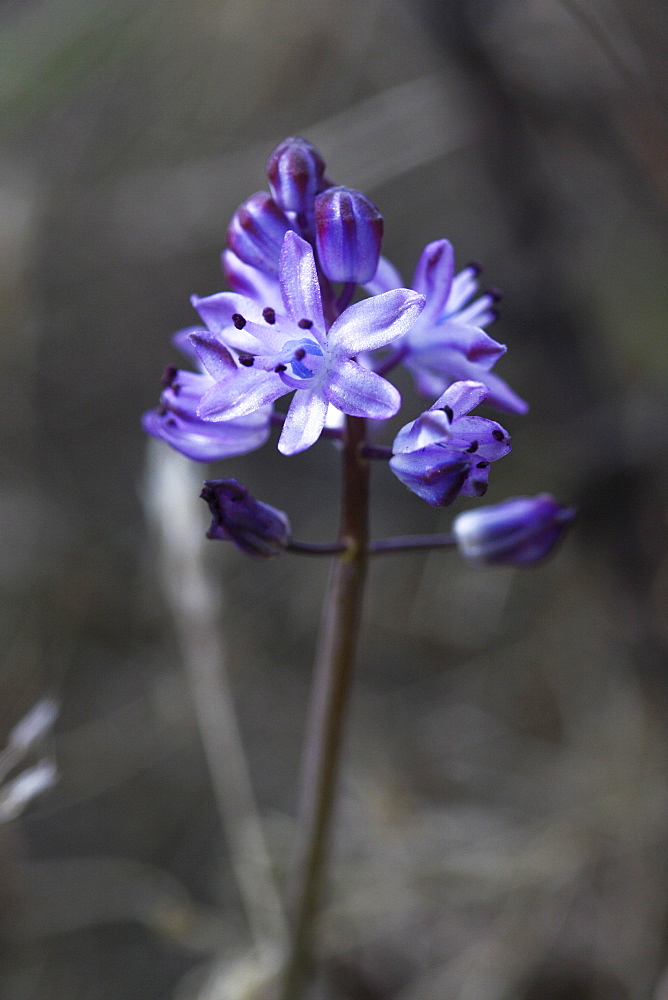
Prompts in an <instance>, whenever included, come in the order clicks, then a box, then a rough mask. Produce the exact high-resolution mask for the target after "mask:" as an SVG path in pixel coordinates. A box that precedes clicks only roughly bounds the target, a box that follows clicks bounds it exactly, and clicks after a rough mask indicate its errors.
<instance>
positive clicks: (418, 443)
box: [392, 410, 450, 455]
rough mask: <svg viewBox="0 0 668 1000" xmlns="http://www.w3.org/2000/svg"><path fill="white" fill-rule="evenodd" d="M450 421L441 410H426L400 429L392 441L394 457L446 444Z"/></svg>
mask: <svg viewBox="0 0 668 1000" xmlns="http://www.w3.org/2000/svg"><path fill="white" fill-rule="evenodd" d="M449 436H450V421H449V419H448V417H447V415H446V414H445V413H444V412H443V411H442V410H427V412H426V413H422V414H421V415H420V416H419V417H418V418H417V420H412V421H411V422H410V424H406V426H405V427H402V428H401V430H400V431H399V433H398V434H397V436H396V437H395V439H394V443H393V445H392V451H393V452H394V454H395V455H399V454H403V453H404V452H407V451H417V450H418V449H420V448H427V447H429V445H432V444H438V443H440V442H444V441H445V442H448V441H449Z"/></svg>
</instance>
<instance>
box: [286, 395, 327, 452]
mask: <svg viewBox="0 0 668 1000" xmlns="http://www.w3.org/2000/svg"><path fill="white" fill-rule="evenodd" d="M326 416H327V403H326V401H325V399H324V397H323V396H322V395H321V394H320V393H319V392H317V391H313V392H307V391H306V390H298V391H297V392H296V393H295V394H294V396H293V397H292V402H291V403H290V409H289V410H288V412H287V414H286V417H285V423H284V424H283V430H282V431H281V436H280V438H279V441H278V450H279V451H280V452H281V453H282V454H283V455H296V454H297V453H298V452H300V451H304V450H305V449H306V448H310V447H311V445H312V444H315V442H316V441H317V440H318V438H319V437H320V435H321V433H322V429H323V427H324V426H325V417H326Z"/></svg>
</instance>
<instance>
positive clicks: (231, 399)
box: [197, 368, 290, 420]
mask: <svg viewBox="0 0 668 1000" xmlns="http://www.w3.org/2000/svg"><path fill="white" fill-rule="evenodd" d="M289 391H290V390H289V388H288V387H287V386H286V385H285V383H284V382H282V381H281V379H280V377H279V376H278V375H275V374H274V372H258V371H253V369H251V368H244V369H243V370H242V369H238V370H237V371H236V372H235V373H234V375H232V377H231V378H228V379H225V380H223V381H222V382H216V384H215V385H213V386H212V387H211V388H210V389H209V390H208V391H207V392H205V393H204V395H203V396H202V399H201V401H200V405H199V407H198V410H197V415H198V417H200V419H201V420H233V419H235V418H236V417H245V416H246V415H247V414H249V413H253V411H254V410H259V409H260V407H261V406H266V404H267V403H273V402H274V400H275V399H279V397H280V396H284V395H285V393H286V392H289Z"/></svg>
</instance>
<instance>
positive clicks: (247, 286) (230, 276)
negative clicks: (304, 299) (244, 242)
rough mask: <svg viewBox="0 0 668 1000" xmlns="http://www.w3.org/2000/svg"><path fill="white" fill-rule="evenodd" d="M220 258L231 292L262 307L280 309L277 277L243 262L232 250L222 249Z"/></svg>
mask: <svg viewBox="0 0 668 1000" xmlns="http://www.w3.org/2000/svg"><path fill="white" fill-rule="evenodd" d="M220 260H221V264H222V267H223V273H224V275H225V277H226V278H227V282H228V284H229V286H230V288H231V289H232V291H233V292H238V293H239V294H241V295H244V296H245V297H246V298H249V299H254V300H255V302H258V303H259V304H260V305H261V306H262V307H264V306H273V308H274V309H278V310H280V308H281V302H282V299H281V289H280V286H279V284H278V278H276V277H272V276H271V275H269V274H264V273H263V272H262V271H258V269H257V268H256V267H251V265H250V264H245V263H244V262H243V261H242V260H241V259H240V258H239V257H237V255H236V254H235V253H234V251H233V250H224V251H223V253H222V254H221V257H220Z"/></svg>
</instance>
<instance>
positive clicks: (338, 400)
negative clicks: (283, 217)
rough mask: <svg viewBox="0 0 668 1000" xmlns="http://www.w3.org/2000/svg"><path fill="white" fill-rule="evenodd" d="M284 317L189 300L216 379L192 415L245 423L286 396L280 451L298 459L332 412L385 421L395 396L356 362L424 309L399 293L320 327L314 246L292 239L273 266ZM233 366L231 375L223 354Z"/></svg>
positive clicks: (226, 302) (229, 300) (233, 296)
mask: <svg viewBox="0 0 668 1000" xmlns="http://www.w3.org/2000/svg"><path fill="white" fill-rule="evenodd" d="M279 285H280V291H281V297H282V305H283V309H282V311H280V312H279V311H277V310H276V309H275V308H274V307H273V306H270V305H265V306H264V307H263V304H262V303H261V302H258V301H257V300H256V299H251V298H247V297H246V296H244V295H241V294H238V293H234V292H222V293H220V294H218V295H212V296H209V297H208V298H204V299H198V298H194V299H193V304H194V305H195V307H196V308H197V310H198V312H199V314H200V316H201V317H202V319H203V320H204V322H205V323H206V325H207V327H208V329H209V331H210V332H209V333H195V334H192V335H191V341H192V344H193V346H194V348H195V350H196V351H197V354H198V356H199V358H200V360H201V362H202V364H203V365H204V367H205V368H206V370H207V371H208V373H209V375H210V376H211V377H212V378H213V380H214V382H213V384H212V386H211V388H210V389H208V391H207V392H205V393H204V395H203V397H202V399H201V402H200V404H199V407H198V411H197V412H198V416H199V418H200V419H202V420H205V421H229V420H232V419H238V418H240V417H246V416H248V414H250V413H253V412H254V411H255V410H258V409H259V408H260V407H262V406H266V405H267V404H269V403H272V402H273V401H274V400H276V399H278V398H279V397H280V396H283V395H285V394H286V393H288V392H291V391H292V390H297V391H296V392H295V395H294V398H293V400H292V402H291V404H290V408H289V410H288V412H287V415H286V419H285V423H284V425H283V430H282V433H281V437H280V440H279V443H278V447H279V451H281V452H282V453H283V454H285V455H294V454H296V453H297V452H300V451H303V450H304V449H305V448H308V447H310V446H311V445H312V444H313V443H314V442H315V441H317V439H318V438H319V437H320V433H321V431H322V429H323V426H324V423H325V416H326V413H327V408H328V406H329V405H330V404H331V405H332V406H334V407H336V408H337V409H338V410H340V411H341V412H342V413H347V414H349V415H350V416H356V417H370V418H372V419H374V420H386V419H388V418H389V417H391V416H393V415H394V414H395V413H396V412H397V410H398V409H399V406H400V403H401V397H400V395H399V392H398V391H397V390H396V389H395V388H394V386H392V385H391V384H390V383H389V382H387V381H386V380H385V379H383V378H381V377H380V376H379V375H376V374H375V373H374V372H371V371H369V370H368V369H366V368H363V367H362V366H361V365H359V364H358V363H357V361H356V360H355V358H356V355H358V354H360V353H361V352H363V351H371V350H375V349H376V348H378V347H383V346H385V345H386V344H389V343H391V342H392V341H394V340H396V339H397V338H398V337H401V336H402V335H403V334H405V333H406V332H407V331H408V330H409V329H410V327H411V326H412V324H413V323H414V322H415V320H416V319H417V318H418V316H419V315H420V312H421V310H422V308H423V306H424V298H423V296H422V295H419V294H418V293H416V292H414V291H411V290H409V289H405V288H396V289H393V290H392V291H388V292H385V293H383V294H381V295H377V296H374V297H373V298H370V299H366V300H364V301H363V302H357V303H355V304H354V305H351V306H349V307H348V308H347V309H346V310H344V312H343V313H342V314H341V315H340V316H339V317H338V319H336V320H335V321H334V322H333V323H332V325H331V327H329V329H328V328H327V326H326V323H325V318H324V313H323V305H322V298H321V293H320V285H319V282H318V274H317V270H316V265H315V260H314V257H313V249H312V247H311V246H310V245H309V244H308V243H307V242H306V241H305V240H302V239H301V238H300V237H299V236H298V235H297V234H296V233H295V232H292V231H288V232H287V233H286V234H285V238H284V240H283V247H282V250H281V257H280V262H279ZM230 351H232V352H234V355H235V356H236V359H237V363H238V364H237V365H235V366H234V367H232V368H230V365H229V360H228V359H229V352H230Z"/></svg>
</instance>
